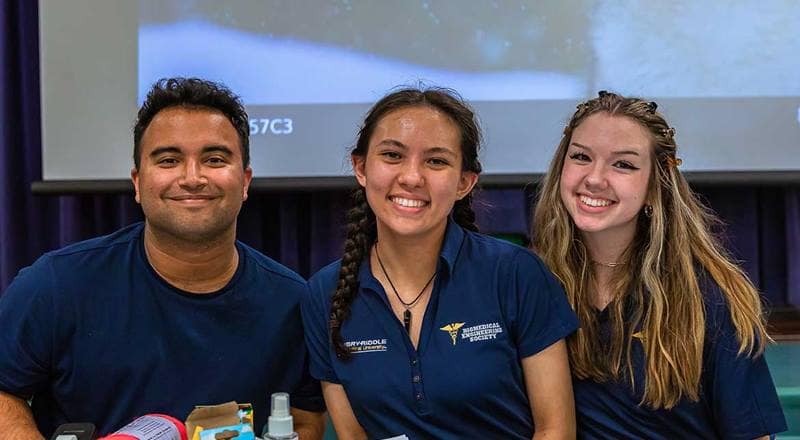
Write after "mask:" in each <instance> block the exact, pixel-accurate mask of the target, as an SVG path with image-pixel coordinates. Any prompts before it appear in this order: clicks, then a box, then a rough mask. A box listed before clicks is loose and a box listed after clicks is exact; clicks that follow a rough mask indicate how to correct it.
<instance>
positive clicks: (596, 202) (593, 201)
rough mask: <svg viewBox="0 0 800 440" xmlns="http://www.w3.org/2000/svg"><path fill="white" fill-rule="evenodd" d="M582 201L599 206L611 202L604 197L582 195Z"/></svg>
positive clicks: (585, 203)
mask: <svg viewBox="0 0 800 440" xmlns="http://www.w3.org/2000/svg"><path fill="white" fill-rule="evenodd" d="M580 199H581V203H583V204H584V205H589V206H594V207H599V206H608V205H610V204H611V201H610V200H602V199H593V198H591V197H586V196H580Z"/></svg>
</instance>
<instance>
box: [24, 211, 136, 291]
mask: <svg viewBox="0 0 800 440" xmlns="http://www.w3.org/2000/svg"><path fill="white" fill-rule="evenodd" d="M142 228H143V224H142V223H136V224H133V225H130V226H126V227H124V228H122V229H120V230H118V231H115V232H113V233H111V234H108V235H103V236H100V237H94V238H90V239H88V240H84V241H80V242H77V243H73V244H70V245H67V246H64V247H62V248H60V249H56V250H53V251H50V252H47V253H45V254H44V255H42V256H41V257H39V258H38V259H37V260H36V261H35V262H34V263H33V264H32V265H30V266H28V267H25V268H23V269H22V270H20V271H19V273H18V274H17V276H16V277H15V278H14V281H13V282H12V284H11V285H10V286H9V291H15V290H23V291H32V290H40V289H41V288H43V287H44V286H45V285H49V286H53V285H54V284H58V285H59V286H61V287H62V288H63V287H65V286H71V285H73V284H74V283H73V281H75V282H76V283H77V284H81V282H80V281H79V280H81V279H85V278H86V277H90V278H91V277H93V276H94V275H95V272H96V271H95V270H93V269H92V268H95V267H97V266H98V265H112V266H114V265H117V266H118V265H119V263H121V261H113V260H115V259H116V257H115V256H120V255H124V254H125V250H127V249H129V247H130V246H131V245H132V244H134V243H135V242H136V240H137V239H138V237H140V236H141V232H142ZM90 272H92V274H90ZM76 280H77V281H76ZM61 290H65V289H61ZM67 290H68V289H67Z"/></svg>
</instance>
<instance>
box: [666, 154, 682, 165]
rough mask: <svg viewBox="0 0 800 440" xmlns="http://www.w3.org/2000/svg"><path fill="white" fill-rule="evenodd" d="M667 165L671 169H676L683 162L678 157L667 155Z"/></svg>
mask: <svg viewBox="0 0 800 440" xmlns="http://www.w3.org/2000/svg"><path fill="white" fill-rule="evenodd" d="M666 161H667V164H668V165H669V166H671V167H673V168H678V167H679V166H681V164H682V163H683V160H682V159H681V158H680V157H676V156H672V155H669V156H667V159H666Z"/></svg>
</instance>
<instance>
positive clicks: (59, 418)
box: [0, 78, 324, 439]
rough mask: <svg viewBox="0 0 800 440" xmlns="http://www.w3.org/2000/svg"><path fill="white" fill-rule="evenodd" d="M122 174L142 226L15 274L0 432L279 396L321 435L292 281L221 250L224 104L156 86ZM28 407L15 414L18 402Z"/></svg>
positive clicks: (242, 122) (232, 129)
mask: <svg viewBox="0 0 800 440" xmlns="http://www.w3.org/2000/svg"><path fill="white" fill-rule="evenodd" d="M133 134H134V155H133V159H134V168H133V170H132V171H131V178H132V179H133V185H134V188H135V191H136V201H137V202H138V203H140V204H141V206H142V210H143V212H144V216H145V221H144V222H143V223H139V224H134V225H131V226H128V227H125V228H123V229H121V230H119V231H117V232H115V233H113V234H111V235H108V236H104V237H98V238H94V239H91V240H87V241H84V242H81V243H77V244H73V245H71V246H67V247H65V248H63V249H60V250H57V251H54V252H50V253H48V254H46V255H44V256H43V257H41V258H40V259H39V260H38V261H36V263H34V264H33V265H32V266H30V267H28V268H26V269H23V270H22V271H20V273H19V274H18V275H17V277H16V279H15V280H14V282H13V283H12V284H11V285H10V286H9V288H8V289H7V291H6V293H5V294H4V295H3V296H2V299H0V432H2V433H3V434H2V436H3V437H4V438H15V439H28V438H30V439H40V438H42V435H44V436H47V437H49V436H50V435H51V434H52V433H53V431H55V429H56V428H57V427H58V426H59V425H60V424H62V423H68V422H91V423H94V424H95V425H96V426H97V428H98V429H97V430H98V432H99V433H100V434H106V433H109V432H113V431H114V430H116V429H118V428H120V427H122V426H123V425H125V424H126V423H128V422H129V421H131V420H132V419H133V418H135V417H136V416H139V415H143V414H147V413H163V414H168V415H171V416H174V417H176V418H178V419H181V420H183V419H185V418H186V416H187V415H188V414H189V412H190V411H191V410H192V409H193V408H194V406H195V405H199V404H217V403H223V402H226V401H230V400H236V401H238V402H240V403H243V402H249V403H252V404H253V406H254V415H255V428H256V430H257V432H260V430H261V427H262V426H263V424H264V423H265V421H266V416H267V415H268V413H269V395H270V394H271V393H273V392H278V391H287V392H289V393H291V403H292V406H293V408H292V415H293V416H294V418H295V426H296V430H297V431H298V432H299V433H300V435H301V436H303V437H304V438H321V436H322V428H323V421H322V420H323V419H322V411H323V410H324V405H323V403H322V398H321V394H320V392H319V385H318V384H317V383H315V382H314V381H313V380H311V379H310V376H309V375H308V369H307V363H308V361H307V352H306V348H305V345H304V343H303V330H302V323H301V318H300V308H299V302H300V298H301V295H302V294H303V292H304V289H305V281H304V280H303V279H302V278H301V277H300V276H298V275H297V274H295V273H294V272H292V271H290V270H289V269H287V268H285V267H283V266H281V265H280V264H278V263H276V262H275V261H273V260H271V259H269V258H267V257H266V256H264V255H262V254H260V253H259V252H257V251H256V250H254V249H252V248H250V247H248V246H246V245H244V244H242V243H240V242H238V241H236V217H237V215H238V213H239V210H240V208H241V206H242V202H243V201H244V200H246V199H247V190H248V186H249V184H250V180H251V178H252V170H251V169H250V167H249V139H248V136H249V124H248V117H247V113H246V112H245V110H244V108H243V106H242V103H241V101H240V100H239V98H238V97H237V96H236V95H234V94H233V93H231V92H230V90H228V89H227V88H225V87H224V86H221V85H219V84H215V83H212V82H209V81H204V80H200V79H194V78H190V79H184V78H172V79H164V80H161V81H159V82H157V83H156V84H155V85H154V86H153V88H152V89H151V90H150V92H149V94H148V96H147V99H146V100H145V102H144V104H143V105H142V107H141V109H140V110H139V113H138V117H137V120H136V125H135V127H134V129H133ZM29 402H30V406H29Z"/></svg>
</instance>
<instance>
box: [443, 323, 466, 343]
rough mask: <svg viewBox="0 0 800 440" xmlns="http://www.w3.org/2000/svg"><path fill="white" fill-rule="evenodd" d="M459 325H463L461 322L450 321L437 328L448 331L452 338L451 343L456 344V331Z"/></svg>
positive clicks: (459, 327)
mask: <svg viewBox="0 0 800 440" xmlns="http://www.w3.org/2000/svg"><path fill="white" fill-rule="evenodd" d="M461 327H464V323H463V322H451V323H450V324H447V325H446V326H444V327H442V328H440V329H439V330H442V331H446V332H447V333H449V334H450V338H451V339H452V340H453V345H456V338H457V337H458V331H459V330H460V329H461Z"/></svg>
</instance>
